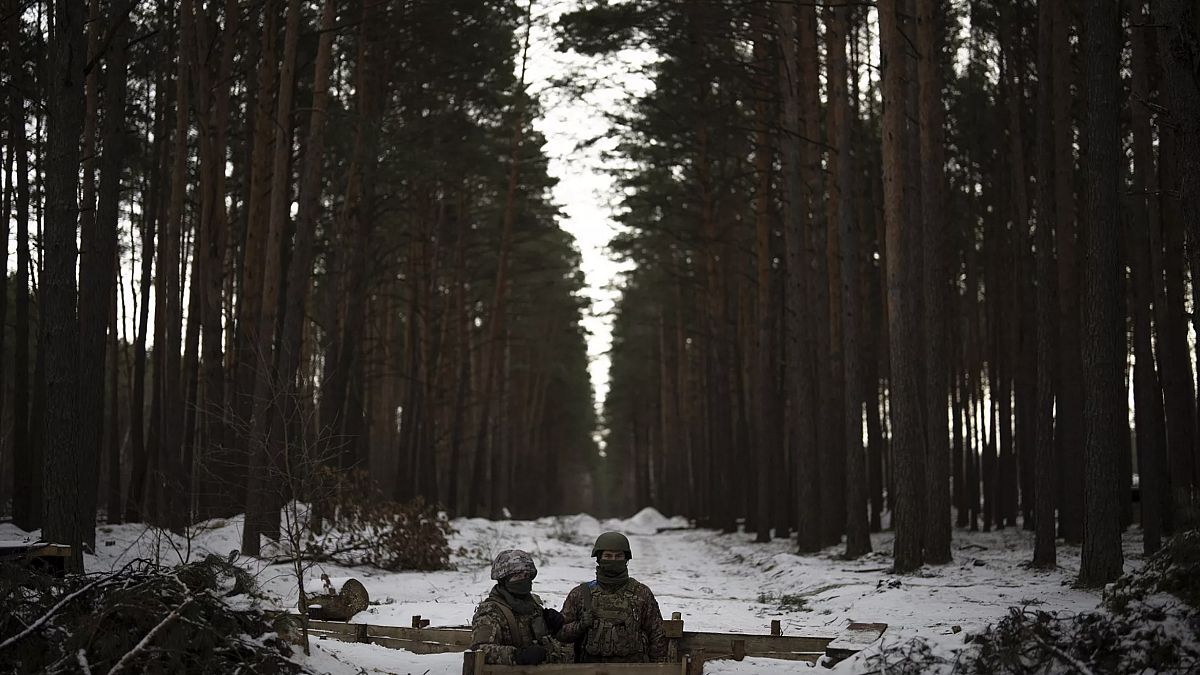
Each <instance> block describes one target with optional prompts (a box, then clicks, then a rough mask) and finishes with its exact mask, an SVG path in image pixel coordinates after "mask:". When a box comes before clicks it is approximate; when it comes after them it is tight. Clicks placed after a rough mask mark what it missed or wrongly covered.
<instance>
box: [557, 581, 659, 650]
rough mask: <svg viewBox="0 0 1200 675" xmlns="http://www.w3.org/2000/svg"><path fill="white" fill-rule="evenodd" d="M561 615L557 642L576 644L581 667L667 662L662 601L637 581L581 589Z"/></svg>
mask: <svg viewBox="0 0 1200 675" xmlns="http://www.w3.org/2000/svg"><path fill="white" fill-rule="evenodd" d="M588 595H590V596H591V599H590V602H589V601H588V597H587V596H588ZM587 613H590V614H591V624H592V625H591V626H590V627H589V626H588V625H587V623H588V622H587V621H586V619H585V616H584V615H585V614H587ZM562 615H563V622H564V623H563V628H562V630H561V631H560V632H559V634H558V639H559V640H561V641H562V642H564V643H575V644H576V654H577V655H578V657H579V660H580V661H589V662H600V661H604V662H645V661H662V660H664V659H666V657H667V638H666V635H664V634H663V621H662V614H661V613H660V612H659V609H658V601H657V600H655V599H654V593H653V592H651V591H650V588H649V587H648V586H646V585H645V584H643V583H640V582H639V581H637V580H636V579H630V580H629V581H627V582H625V583H624V584H623V585H622V586H620V587H618V588H616V589H608V588H605V587H604V586H602V585H600V584H599V583H597V582H595V581H589V582H587V583H585V584H580V585H579V586H576V587H575V589H574V590H572V591H571V593H570V594H569V595H567V600H566V602H564V603H563V609H562Z"/></svg>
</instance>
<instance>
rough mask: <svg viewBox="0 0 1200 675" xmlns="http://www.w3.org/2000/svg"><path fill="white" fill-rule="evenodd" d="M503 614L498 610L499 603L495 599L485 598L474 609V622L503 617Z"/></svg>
mask: <svg viewBox="0 0 1200 675" xmlns="http://www.w3.org/2000/svg"><path fill="white" fill-rule="evenodd" d="M503 612H504V610H502V609H500V602H499V601H498V600H496V599H495V598H486V599H484V601H483V602H481V603H479V605H478V606H476V607H475V620H476V621H478V620H479V619H483V618H492V617H499V616H502V615H503Z"/></svg>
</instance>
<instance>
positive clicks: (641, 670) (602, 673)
mask: <svg viewBox="0 0 1200 675" xmlns="http://www.w3.org/2000/svg"><path fill="white" fill-rule="evenodd" d="M483 675H679V664H678V663H543V664H542V665H540V666H496V665H491V664H488V665H485V666H484V667H483Z"/></svg>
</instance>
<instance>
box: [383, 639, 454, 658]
mask: <svg viewBox="0 0 1200 675" xmlns="http://www.w3.org/2000/svg"><path fill="white" fill-rule="evenodd" d="M367 642H369V643H371V644H373V645H379V646H380V647H387V648H388V649H403V650H405V651H410V652H412V653H414V654H450V653H453V652H461V651H463V649H462V647H459V646H458V645H448V644H443V643H440V642H421V641H418V640H400V639H398V638H390V637H383V636H379V635H372V636H370V637H368V638H367Z"/></svg>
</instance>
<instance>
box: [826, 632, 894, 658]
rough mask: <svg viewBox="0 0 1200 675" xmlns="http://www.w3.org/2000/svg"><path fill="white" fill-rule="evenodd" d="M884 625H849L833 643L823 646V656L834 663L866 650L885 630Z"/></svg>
mask: <svg viewBox="0 0 1200 675" xmlns="http://www.w3.org/2000/svg"><path fill="white" fill-rule="evenodd" d="M887 627H888V625H887V624H886V623H851V624H850V625H849V626H846V627H845V628H844V629H843V630H842V632H841V633H840V634H838V637H837V639H836V640H834V641H833V642H830V643H829V644H828V645H826V646H825V654H826V655H828V656H829V657H830V658H831V659H833V660H834V662H835V663H836V662H837V661H841V660H843V659H846V658H849V657H851V656H853V655H855V654H857V653H858V652H861V651H862V650H863V649H866V648H867V647H869V646H870V645H871V643H873V642H875V641H876V640H878V639H879V636H881V635H883V632H884V631H885V630H887Z"/></svg>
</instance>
